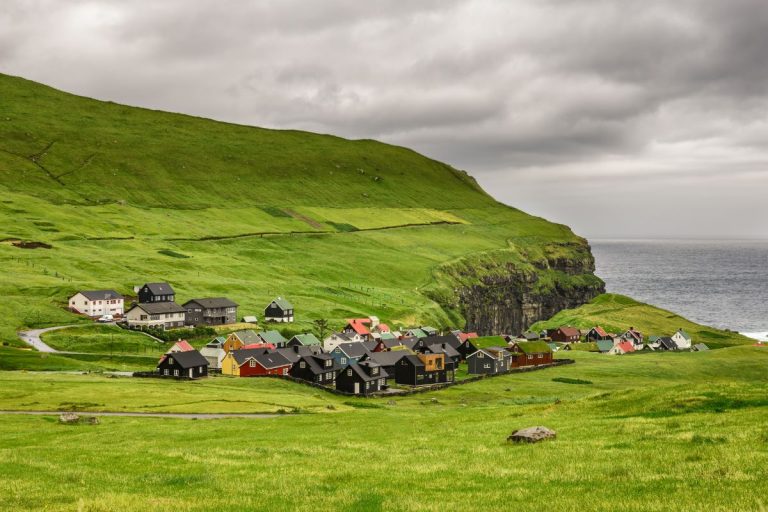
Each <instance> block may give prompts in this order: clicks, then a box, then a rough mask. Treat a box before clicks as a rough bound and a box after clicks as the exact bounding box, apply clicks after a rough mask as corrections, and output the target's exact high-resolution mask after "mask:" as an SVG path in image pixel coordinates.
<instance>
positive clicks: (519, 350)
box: [507, 341, 553, 368]
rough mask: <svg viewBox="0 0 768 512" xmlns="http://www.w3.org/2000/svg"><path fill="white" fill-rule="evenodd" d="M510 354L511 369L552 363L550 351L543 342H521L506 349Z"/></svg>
mask: <svg viewBox="0 0 768 512" xmlns="http://www.w3.org/2000/svg"><path fill="white" fill-rule="evenodd" d="M507 350H509V351H510V352H512V365H511V367H512V368H519V367H521V366H538V365H540V364H549V363H551V362H552V359H553V357H552V349H551V348H549V345H547V344H546V343H545V342H543V341H521V342H517V343H513V344H512V346H511V347H510V348H509V349H507Z"/></svg>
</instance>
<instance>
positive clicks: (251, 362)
mask: <svg viewBox="0 0 768 512" xmlns="http://www.w3.org/2000/svg"><path fill="white" fill-rule="evenodd" d="M290 369H291V362H290V361H288V359H286V358H285V357H284V356H283V355H282V354H280V353H279V352H277V351H275V350H269V349H260V348H257V349H240V350H232V351H231V352H229V353H228V354H227V355H226V356H225V357H224V359H223V360H222V362H221V373H222V374H224V375H232V376H236V377H255V376H259V375H288V372H289V371H290Z"/></svg>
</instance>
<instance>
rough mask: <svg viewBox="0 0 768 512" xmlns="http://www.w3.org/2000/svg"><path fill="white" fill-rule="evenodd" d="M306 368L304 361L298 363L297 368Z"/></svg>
mask: <svg viewBox="0 0 768 512" xmlns="http://www.w3.org/2000/svg"><path fill="white" fill-rule="evenodd" d="M306 367H307V363H305V362H304V361H302V362H300V363H299V368H306Z"/></svg>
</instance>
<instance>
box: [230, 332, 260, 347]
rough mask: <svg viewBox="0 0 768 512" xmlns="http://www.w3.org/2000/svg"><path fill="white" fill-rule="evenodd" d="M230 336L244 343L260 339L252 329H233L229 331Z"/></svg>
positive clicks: (255, 341)
mask: <svg viewBox="0 0 768 512" xmlns="http://www.w3.org/2000/svg"><path fill="white" fill-rule="evenodd" d="M230 336H234V337H235V338H237V339H239V340H240V341H242V342H243V343H245V344H246V345H248V344H250V343H257V342H259V341H261V338H259V335H258V333H257V332H256V331H254V330H253V329H243V330H242V331H235V332H233V333H231V334H230Z"/></svg>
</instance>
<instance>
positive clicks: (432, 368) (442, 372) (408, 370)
mask: <svg viewBox="0 0 768 512" xmlns="http://www.w3.org/2000/svg"><path fill="white" fill-rule="evenodd" d="M395 366H396V368H395V382H397V383H398V384H408V385H411V386H423V385H427V384H440V383H444V382H449V380H450V381H453V374H452V372H451V375H449V373H448V369H447V368H446V362H445V354H417V355H406V356H405V357H402V358H401V359H400V361H398V363H397V365H395ZM449 377H450V379H449Z"/></svg>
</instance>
